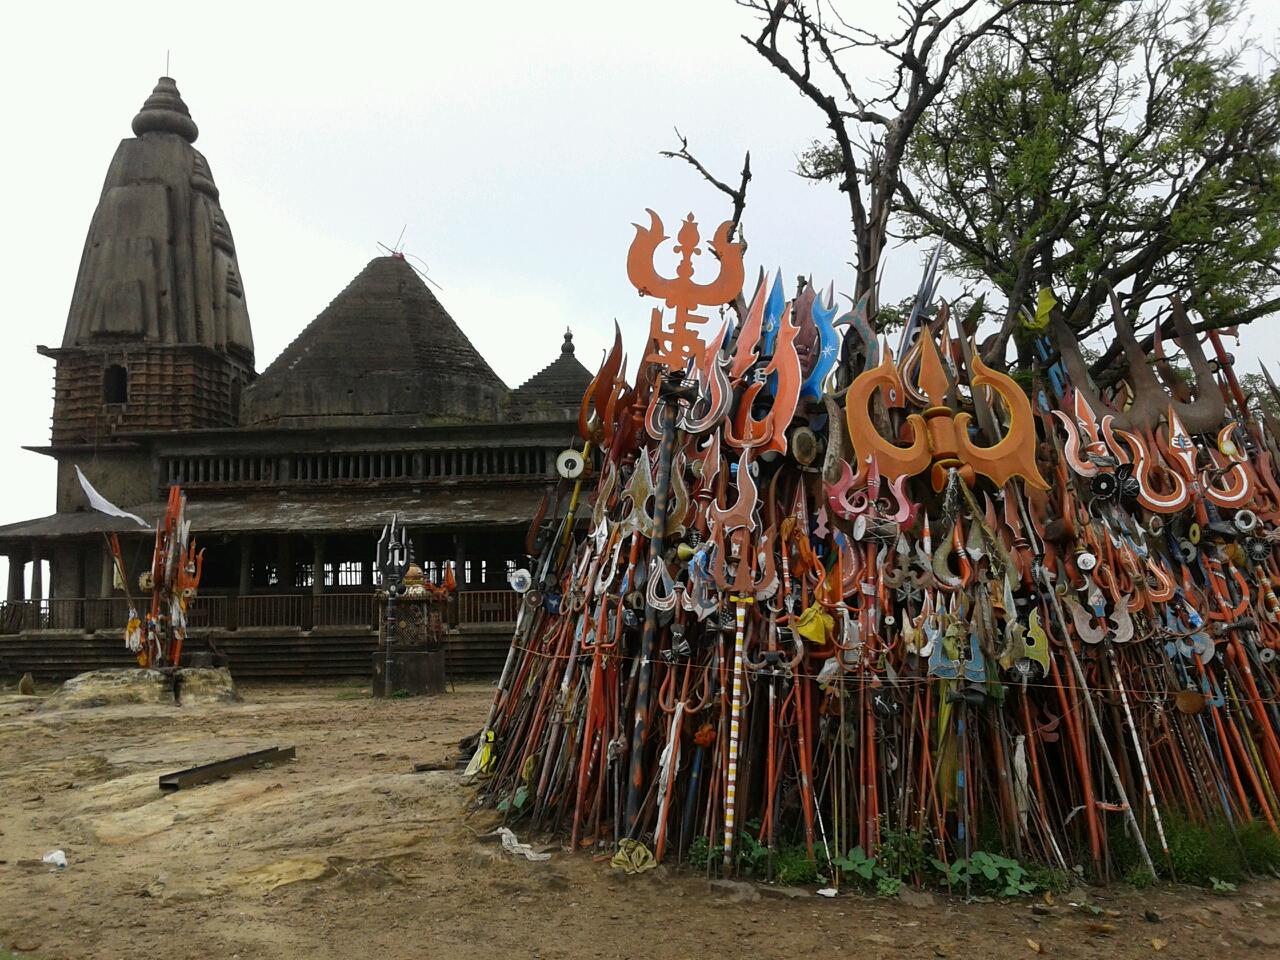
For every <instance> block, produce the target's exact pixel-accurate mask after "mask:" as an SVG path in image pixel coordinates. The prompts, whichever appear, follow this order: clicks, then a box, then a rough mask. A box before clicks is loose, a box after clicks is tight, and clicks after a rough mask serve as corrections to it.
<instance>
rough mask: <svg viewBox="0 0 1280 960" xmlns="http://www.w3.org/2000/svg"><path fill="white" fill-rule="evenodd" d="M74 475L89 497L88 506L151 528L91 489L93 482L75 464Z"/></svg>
mask: <svg viewBox="0 0 1280 960" xmlns="http://www.w3.org/2000/svg"><path fill="white" fill-rule="evenodd" d="M76 476H77V477H79V478H80V486H81V487H82V488H83V489H84V495H85V496H86V497H88V498H89V506H91V507H93V509H95V510H97V511H98V512H99V513H105V514H106V515H107V516H109V517H123V518H124V519H126V520H133V521H136V522H137V523H138V524H139V525H140V526H143V527H146V528H147V529H148V530H150V529H151V524H149V523H147V521H145V520H143V519H142V518H141V517H139V516H137V515H136V514H132V513H130V512H129V511H128V510H121V509H120V508H119V507H117V506H116V505H115V504H114V503H112V502H111V501H110V500H108V499H107V498H106V497H104V496H103V495H102V494H100V493H99V492H98V491H97V490H95V489H93V484H92V483H90V482H89V481H88V480H86V479H85V475H84V474H83V473H81V472H80V467H79V465H78V464H77V465H76Z"/></svg>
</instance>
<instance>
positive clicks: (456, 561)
mask: <svg viewBox="0 0 1280 960" xmlns="http://www.w3.org/2000/svg"><path fill="white" fill-rule="evenodd" d="M453 575H454V576H455V577H457V579H458V590H459V591H462V590H466V589H467V535H466V534H465V533H455V534H454V535H453Z"/></svg>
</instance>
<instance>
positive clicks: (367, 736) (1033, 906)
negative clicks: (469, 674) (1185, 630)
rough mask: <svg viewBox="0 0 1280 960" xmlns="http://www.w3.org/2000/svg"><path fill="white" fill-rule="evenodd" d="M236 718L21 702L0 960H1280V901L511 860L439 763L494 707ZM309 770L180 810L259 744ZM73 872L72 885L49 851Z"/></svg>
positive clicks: (1250, 895)
mask: <svg viewBox="0 0 1280 960" xmlns="http://www.w3.org/2000/svg"><path fill="white" fill-rule="evenodd" d="M241 693H242V695H243V700H242V701H241V702H240V703H236V704H229V705H228V704H209V703H206V704H202V705H198V706H186V707H172V706H163V705H156V704H132V705H128V706H111V707H97V708H89V709H38V706H39V700H38V698H30V697H19V696H17V695H16V693H11V692H5V691H0V958H5V960H7V958H6V949H7V950H8V951H12V953H13V954H16V955H17V956H20V957H27V956H28V955H29V956H32V957H39V958H48V960H53V958H95V960H112V958H125V957H129V958H133V957H138V956H165V957H171V958H175V960H181V958H187V957H191V958H205V957H210V958H212V957H217V958H243V960H249V958H257V957H264V958H265V957H270V958H273V960H293V958H306V960H330V958H332V960H337V958H342V960H349V958H362V957H376V958H378V960H399V958H408V957H415V958H417V957H422V956H438V957H445V958H453V957H458V958H469V957H477V958H478V957H485V958H490V957H542V958H553V957H555V958H586V957H632V958H659V957H661V958H665V957H672V958H675V957H680V958H684V957H697V958H709V957H721V956H724V957H735V958H741V957H779V958H791V957H796V958H800V957H803V958H805V960H810V958H817V957H926V958H928V957H965V958H972V960H977V958H981V957H986V956H990V955H992V954H995V955H998V956H1000V957H1002V960H1007V958H1019V957H1027V958H1031V957H1034V956H1035V955H1037V954H1040V953H1043V954H1045V955H1049V956H1057V957H1108V958H1126V957H1149V956H1153V955H1155V954H1159V955H1160V956H1161V957H1162V958H1163V957H1188V958H1193V957H1194V958H1203V957H1213V958H1215V960H1220V958H1228V957H1237V956H1239V957H1275V956H1280V884H1277V883H1274V882H1269V883H1255V884H1251V885H1248V886H1246V887H1243V888H1242V889H1241V890H1240V891H1239V892H1237V893H1235V894H1231V895H1229V896H1222V895H1216V894H1212V893H1207V892H1199V891H1190V890H1170V889H1161V890H1155V891H1143V892H1141V893H1139V892H1135V891H1129V890H1125V889H1115V890H1102V891H1089V892H1088V894H1087V897H1088V900H1089V903H1088V905H1087V906H1079V907H1074V906H1072V905H1071V901H1072V900H1073V899H1074V900H1076V901H1077V902H1078V900H1079V897H1080V894H1076V895H1075V896H1074V897H1058V898H1055V899H1054V901H1053V902H1052V903H1051V904H1049V903H1045V902H1044V901H1042V900H1037V901H1024V902H1017V903H1009V904H1000V903H964V902H961V901H959V900H950V899H947V898H945V897H940V896H936V895H927V894H926V895H914V896H909V897H908V898H906V899H902V900H882V899H881V900H878V899H870V898H865V897H858V896H845V895H842V896H840V897H838V898H836V899H834V900H826V899H822V898H819V897H817V896H814V895H813V894H812V892H801V891H789V892H788V893H790V894H792V895H779V892H778V891H773V890H770V889H768V888H763V887H757V886H753V885H748V884H708V882H707V881H706V880H705V879H703V878H702V877H700V876H693V875H689V874H687V873H681V872H675V871H668V870H666V869H664V868H659V869H658V870H655V871H651V872H649V873H646V874H643V875H640V876H636V877H627V876H625V875H623V874H621V873H619V872H617V871H615V870H612V869H610V867H609V866H608V865H607V864H604V863H598V862H593V861H592V859H591V858H590V857H587V856H570V855H569V854H567V853H564V852H560V851H557V852H555V853H554V854H553V856H552V858H551V859H550V861H548V862H545V863H528V862H525V861H523V860H512V859H509V858H508V857H506V856H504V855H503V854H502V853H501V852H500V848H499V847H498V846H497V845H496V844H495V843H494V842H493V841H491V840H487V839H482V838H481V834H483V833H485V832H487V831H488V830H490V829H491V828H492V821H491V819H490V817H489V816H488V815H487V814H486V813H484V812H480V813H476V812H474V811H472V810H471V809H470V806H469V799H470V791H469V789H468V788H466V787H464V786H463V785H462V784H461V783H460V782H459V779H458V776H457V774H455V773H453V772H450V771H437V772H430V773H413V772H412V769H413V764H414V763H417V762H421V761H429V760H439V759H442V758H444V757H445V756H446V755H447V754H449V753H450V752H451V751H453V750H454V749H455V746H456V743H457V741H458V739H459V738H461V737H462V736H464V735H466V734H468V733H471V732H473V731H474V730H475V729H476V728H477V727H478V726H479V725H480V723H481V722H482V720H483V717H484V712H485V709H486V707H487V705H488V701H489V697H490V696H491V693H490V689H489V688H488V687H486V686H484V685H481V684H475V685H461V686H459V687H458V689H457V691H456V692H454V693H450V694H448V695H446V696H443V697H439V698H436V699H415V700H393V701H389V702H375V701H371V700H369V699H368V698H367V696H366V693H367V691H364V690H361V689H359V688H356V687H335V686H328V687H311V688H301V687H252V686H251V687H248V688H244V689H242V690H241ZM275 745H281V746H289V745H292V746H295V747H296V748H297V760H296V761H294V762H291V763H288V764H285V765H282V766H277V767H274V768H270V769H258V770H254V771H249V772H244V773H239V774H236V775H235V776H233V777H231V778H230V779H227V780H223V781H219V782H215V783H211V784H208V785H206V786H202V787H197V788H193V789H190V790H182V791H179V792H177V793H173V794H162V793H161V792H160V791H159V789H158V787H157V782H156V781H157V777H158V776H159V775H160V774H161V773H166V772H170V771H173V770H177V769H181V768H183V767H187V766H191V765H195V764H198V763H206V762H209V761H211V760H215V759H220V758H224V757H228V756H231V755H234V754H238V753H242V752H246V751H249V750H255V749H261V748H265V747H270V746H275ZM54 849H62V850H64V851H65V852H66V856H67V860H68V865H67V867H66V868H65V869H63V870H55V869H51V868H50V867H49V866H48V865H46V864H45V863H43V862H42V861H41V857H42V856H43V855H44V854H45V853H47V852H49V851H52V850H54Z"/></svg>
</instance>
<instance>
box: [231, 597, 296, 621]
mask: <svg viewBox="0 0 1280 960" xmlns="http://www.w3.org/2000/svg"><path fill="white" fill-rule="evenodd" d="M309 599H310V598H309V597H307V596H305V595H304V594H300V593H293V594H287V593H286V594H262V595H261V596H248V597H237V598H236V626H237V627H301V626H303V623H302V608H303V601H305V600H309Z"/></svg>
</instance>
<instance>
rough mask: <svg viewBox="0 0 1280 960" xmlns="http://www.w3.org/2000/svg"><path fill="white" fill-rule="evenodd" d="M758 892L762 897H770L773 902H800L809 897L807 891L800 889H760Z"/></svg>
mask: <svg viewBox="0 0 1280 960" xmlns="http://www.w3.org/2000/svg"><path fill="white" fill-rule="evenodd" d="M759 891H760V895H761V896H762V897H772V898H773V899H775V900H801V899H803V898H804V897H807V896H809V891H808V890H802V889H801V888H800V887H760V888H759Z"/></svg>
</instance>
